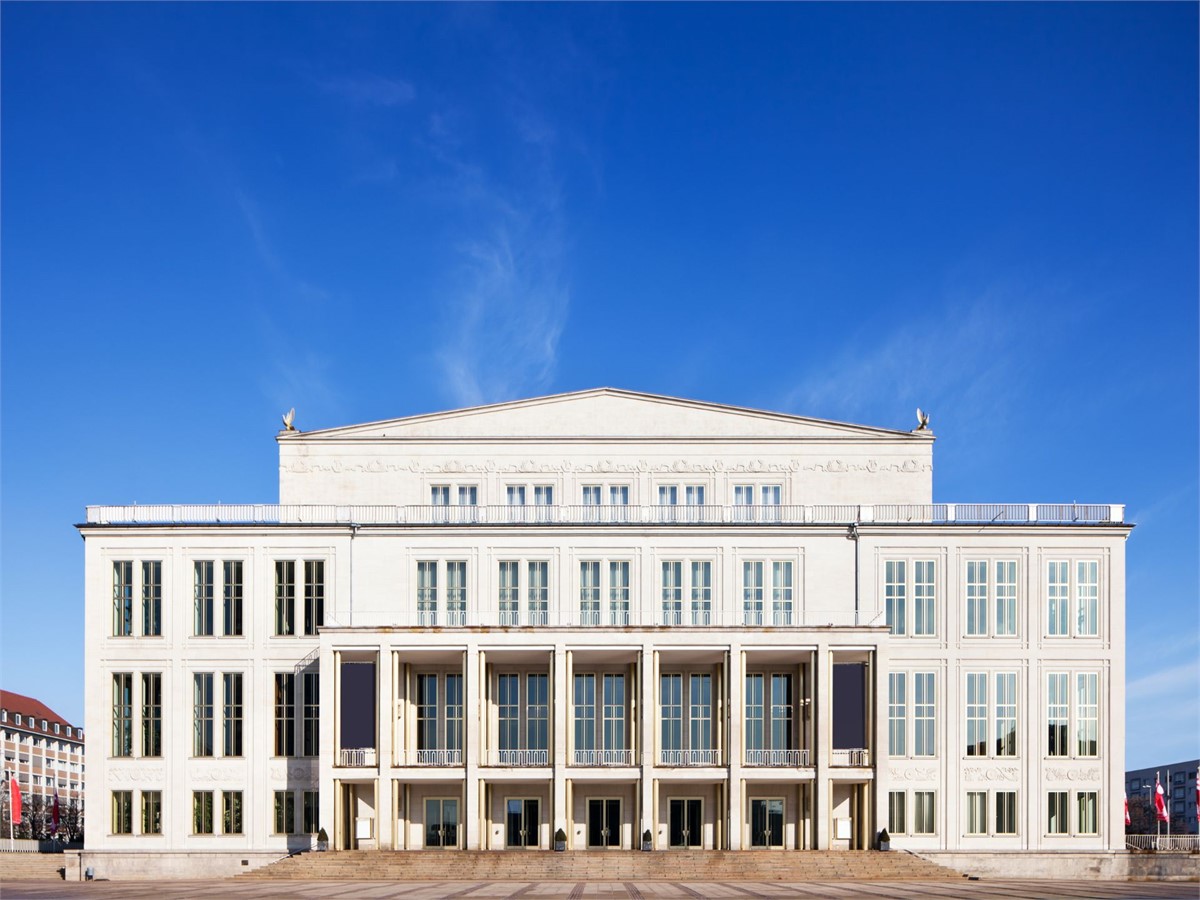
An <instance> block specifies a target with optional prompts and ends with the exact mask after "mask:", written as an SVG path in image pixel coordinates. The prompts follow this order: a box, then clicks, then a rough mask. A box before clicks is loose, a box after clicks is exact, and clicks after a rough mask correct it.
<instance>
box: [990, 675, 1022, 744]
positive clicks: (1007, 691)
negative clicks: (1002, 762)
mask: <svg viewBox="0 0 1200 900" xmlns="http://www.w3.org/2000/svg"><path fill="white" fill-rule="evenodd" d="M995 684H996V755H997V756H1016V755H1017V673H1016V672H998V673H997V674H996V678H995Z"/></svg>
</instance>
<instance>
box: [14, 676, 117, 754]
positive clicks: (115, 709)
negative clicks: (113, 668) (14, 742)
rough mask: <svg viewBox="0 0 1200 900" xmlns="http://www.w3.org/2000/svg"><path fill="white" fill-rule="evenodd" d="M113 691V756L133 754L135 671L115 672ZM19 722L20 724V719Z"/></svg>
mask: <svg viewBox="0 0 1200 900" xmlns="http://www.w3.org/2000/svg"><path fill="white" fill-rule="evenodd" d="M112 693H113V739H112V755H113V756H132V755H133V673H132V672H114V673H113V677H112ZM17 724H20V722H19V721H18V723H17Z"/></svg>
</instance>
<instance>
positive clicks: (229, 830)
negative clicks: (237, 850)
mask: <svg viewBox="0 0 1200 900" xmlns="http://www.w3.org/2000/svg"><path fill="white" fill-rule="evenodd" d="M221 833H222V834H241V833H242V792H241V791H222V792H221Z"/></svg>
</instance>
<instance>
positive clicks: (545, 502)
mask: <svg viewBox="0 0 1200 900" xmlns="http://www.w3.org/2000/svg"><path fill="white" fill-rule="evenodd" d="M533 505H534V506H553V505H554V485H552V484H535V485H534V486H533Z"/></svg>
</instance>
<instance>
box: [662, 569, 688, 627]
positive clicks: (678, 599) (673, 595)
mask: <svg viewBox="0 0 1200 900" xmlns="http://www.w3.org/2000/svg"><path fill="white" fill-rule="evenodd" d="M662 623H663V624H664V625H682V624H683V563H682V562H678V561H666V562H664V563H663V564H662Z"/></svg>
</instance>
